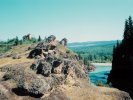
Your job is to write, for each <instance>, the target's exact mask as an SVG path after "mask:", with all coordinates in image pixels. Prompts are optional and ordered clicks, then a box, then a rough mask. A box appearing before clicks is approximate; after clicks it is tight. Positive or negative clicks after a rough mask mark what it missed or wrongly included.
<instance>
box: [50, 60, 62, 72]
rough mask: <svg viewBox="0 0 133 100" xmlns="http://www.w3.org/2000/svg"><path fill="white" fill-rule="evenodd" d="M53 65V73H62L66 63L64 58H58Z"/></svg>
mask: <svg viewBox="0 0 133 100" xmlns="http://www.w3.org/2000/svg"><path fill="white" fill-rule="evenodd" d="M52 66H53V67H52V73H55V74H61V72H62V68H63V66H64V64H63V61H62V60H60V59H57V60H54V61H53V64H52Z"/></svg>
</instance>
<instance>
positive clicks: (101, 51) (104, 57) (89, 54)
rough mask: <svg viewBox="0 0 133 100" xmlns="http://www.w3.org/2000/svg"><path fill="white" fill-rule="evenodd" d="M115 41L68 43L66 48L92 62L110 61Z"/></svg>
mask: <svg viewBox="0 0 133 100" xmlns="http://www.w3.org/2000/svg"><path fill="white" fill-rule="evenodd" d="M116 43H117V41H116V40H114V41H88V42H76V43H69V44H68V48H69V49H71V50H72V51H74V52H76V53H77V54H78V55H80V56H81V59H83V60H84V59H86V60H87V61H92V62H111V61H112V53H113V46H114V45H115V44H116Z"/></svg>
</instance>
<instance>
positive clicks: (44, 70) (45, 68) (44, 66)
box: [37, 61, 52, 76]
mask: <svg viewBox="0 0 133 100" xmlns="http://www.w3.org/2000/svg"><path fill="white" fill-rule="evenodd" d="M51 70H52V66H51V64H49V63H48V62H45V61H43V62H40V64H39V65H38V67H37V74H41V75H43V76H49V75H50V74H51Z"/></svg>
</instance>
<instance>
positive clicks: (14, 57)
mask: <svg viewBox="0 0 133 100" xmlns="http://www.w3.org/2000/svg"><path fill="white" fill-rule="evenodd" d="M20 58H21V56H20V55H19V54H13V55H12V59H20Z"/></svg>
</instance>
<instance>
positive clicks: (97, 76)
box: [88, 63, 112, 84]
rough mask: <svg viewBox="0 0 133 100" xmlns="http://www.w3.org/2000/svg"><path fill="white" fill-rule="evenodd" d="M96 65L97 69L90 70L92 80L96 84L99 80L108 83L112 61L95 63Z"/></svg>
mask: <svg viewBox="0 0 133 100" xmlns="http://www.w3.org/2000/svg"><path fill="white" fill-rule="evenodd" d="M93 65H94V66H95V67H96V70H95V71H92V72H89V74H88V75H89V78H90V81H91V82H92V83H94V84H96V83H97V82H98V81H100V82H102V83H104V84H106V83H107V77H108V74H109V73H110V70H111V66H112V65H111V63H93Z"/></svg>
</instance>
